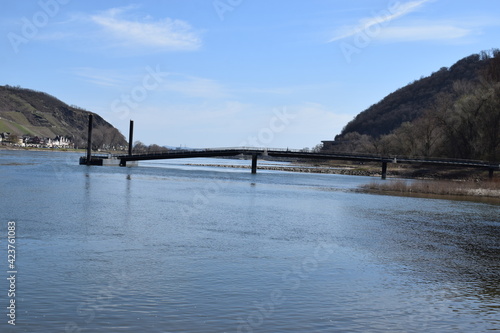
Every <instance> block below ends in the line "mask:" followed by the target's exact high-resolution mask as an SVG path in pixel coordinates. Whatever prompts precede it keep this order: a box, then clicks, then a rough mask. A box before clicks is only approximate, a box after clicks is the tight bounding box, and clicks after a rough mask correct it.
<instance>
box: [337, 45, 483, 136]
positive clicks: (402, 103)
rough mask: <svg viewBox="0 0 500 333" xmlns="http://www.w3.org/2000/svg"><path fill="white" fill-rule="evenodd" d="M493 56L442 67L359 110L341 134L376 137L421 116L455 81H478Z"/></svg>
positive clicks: (479, 57) (478, 56) (450, 89)
mask: <svg viewBox="0 0 500 333" xmlns="http://www.w3.org/2000/svg"><path fill="white" fill-rule="evenodd" d="M490 60H491V59H490V57H489V56H487V55H486V54H483V55H479V54H474V55H471V56H468V57H466V58H464V59H462V60H459V61H458V62H457V63H456V64H454V65H453V66H451V67H450V68H447V67H442V68H441V69H440V70H439V71H437V72H435V73H433V74H432V75H430V76H428V77H424V78H421V79H420V80H416V81H414V82H413V83H410V84H408V85H406V86H405V87H403V88H400V89H398V90H396V91H395V92H393V93H391V94H390V95H388V96H387V97H385V98H384V99H382V100H381V101H380V102H378V103H377V104H374V105H372V106H370V107H369V108H368V109H367V110H365V111H363V112H361V113H360V114H358V115H357V116H356V118H354V119H353V120H352V121H351V122H349V123H348V124H347V125H346V126H345V127H344V129H343V130H342V133H341V134H340V137H342V136H344V135H346V134H347V133H351V132H357V133H359V134H366V135H370V136H372V137H375V138H377V137H380V136H381V135H384V134H389V133H391V132H392V131H393V130H395V129H397V128H398V127H399V126H401V124H402V123H404V122H407V121H413V120H415V119H416V118H418V117H419V116H421V115H422V112H423V111H424V110H426V109H428V108H429V107H430V106H431V105H432V104H433V103H434V102H435V97H436V96H438V95H440V94H442V93H445V94H449V93H451V92H452V91H453V84H454V83H455V82H457V81H461V80H464V81H477V80H478V78H479V75H481V72H482V71H484V70H485V69H486V68H487V66H488V64H489V61H490Z"/></svg>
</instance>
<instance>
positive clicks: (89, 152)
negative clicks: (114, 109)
mask: <svg viewBox="0 0 500 333" xmlns="http://www.w3.org/2000/svg"><path fill="white" fill-rule="evenodd" d="M93 118H94V116H93V115H91V114H90V115H89V131H88V137H87V165H90V163H91V162H92V123H93Z"/></svg>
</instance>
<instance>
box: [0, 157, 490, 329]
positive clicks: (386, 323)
mask: <svg viewBox="0 0 500 333" xmlns="http://www.w3.org/2000/svg"><path fill="white" fill-rule="evenodd" d="M77 162H78V155H76V154H70V153H37V152H0V175H1V177H0V185H1V187H0V188H1V189H2V191H0V203H1V204H0V205H1V210H0V221H3V222H2V225H5V224H6V222H7V221H9V220H14V221H16V222H17V226H18V248H19V252H18V253H19V255H18V258H17V263H18V270H19V274H18V276H19V284H18V293H17V295H16V297H17V302H18V304H19V305H18V312H17V313H18V325H16V327H9V325H7V323H6V320H3V321H0V331H1V332H80V331H81V332H85V331H87V332H103V331H106V332H137V331H141V332H281V331H292V332H337V331H339V332H365V331H370V332H402V331H407V332H443V331H451V330H454V331H460V332H480V331H486V330H490V329H496V328H498V327H499V326H498V325H499V324H500V323H499V320H500V319H499V318H500V316H499V306H500V305H499V300H500V295H499V285H500V284H499V278H500V273H499V261H498V258H499V254H500V253H499V251H500V249H499V247H500V245H499V244H500V242H499V240H500V239H499V238H500V233H499V227H500V220H499V217H498V206H494V205H488V204H481V203H472V202H457V201H447V200H431V199H424V198H404V197H390V196H377V195H369V194H362V193H357V192H355V191H352V189H355V188H357V186H359V185H360V184H363V183H367V182H370V181H372V179H371V178H365V177H348V176H338V175H315V174H290V173H280V172H261V173H259V174H257V175H251V174H250V173H249V172H248V170H244V169H241V170H236V171H233V172H226V171H227V169H224V170H220V169H218V168H210V167H189V166H185V165H180V164H181V163H180V162H179V161H177V164H175V163H173V164H168V163H165V164H163V165H162V164H160V165H158V164H157V165H154V164H148V165H147V166H141V167H138V168H114V167H87V166H79V165H77ZM12 163H18V165H12ZM5 189H8V190H5ZM4 235H5V233H4ZM4 244H5V243H4ZM1 251H3V252H2V253H4V254H1V256H2V257H4V258H5V257H6V252H5V251H6V248H4V247H3V246H2V248H1ZM7 289H8V286H7V281H6V280H2V281H1V282H0V290H7ZM5 300H6V296H5V295H4V296H0V301H1V302H3V303H5Z"/></svg>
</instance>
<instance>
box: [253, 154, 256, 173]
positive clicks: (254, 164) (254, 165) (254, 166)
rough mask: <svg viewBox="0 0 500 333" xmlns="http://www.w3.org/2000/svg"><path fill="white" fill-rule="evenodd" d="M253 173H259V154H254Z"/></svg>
mask: <svg viewBox="0 0 500 333" xmlns="http://www.w3.org/2000/svg"><path fill="white" fill-rule="evenodd" d="M252 173H257V154H252Z"/></svg>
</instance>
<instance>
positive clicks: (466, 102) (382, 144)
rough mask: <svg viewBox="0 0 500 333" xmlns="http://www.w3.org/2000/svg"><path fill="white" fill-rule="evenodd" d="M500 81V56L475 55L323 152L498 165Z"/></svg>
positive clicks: (374, 110)
mask: <svg viewBox="0 0 500 333" xmlns="http://www.w3.org/2000/svg"><path fill="white" fill-rule="evenodd" d="M499 82H500V51H499V50H492V51H490V52H484V51H483V52H481V53H480V54H473V55H471V56H468V57H466V58H464V59H461V60H459V61H458V62H457V63H455V64H454V65H453V66H451V67H449V68H447V67H443V68H441V69H440V70H438V71H437V72H435V73H433V74H432V75H430V76H428V77H423V78H421V79H419V80H416V81H414V82H412V83H410V84H408V85H407V86H405V87H403V88H400V89H398V90H397V91H395V92H393V93H391V94H389V95H388V96H387V97H385V98H383V99H382V100H381V101H380V102H378V103H376V104H374V105H372V106H371V107H369V108H368V109H366V110H365V111H363V112H361V113H360V114H358V115H357V116H356V117H355V118H354V119H353V120H352V121H351V122H349V123H348V124H347V125H346V126H345V127H344V129H343V130H342V132H341V133H340V134H339V135H337V136H336V137H335V141H333V142H332V141H325V142H324V144H325V145H324V149H325V150H329V151H332V150H333V151H344V152H345V151H349V152H363V153H377V154H392V155H406V156H411V155H413V156H414V155H419V156H440V157H453V158H476V159H497V160H498V159H499V158H500V151H499V150H500V147H499V144H500V133H499V126H500V123H499V122H500V101H499V97H498V96H499V95H500V94H499V92H500V87H499Z"/></svg>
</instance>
